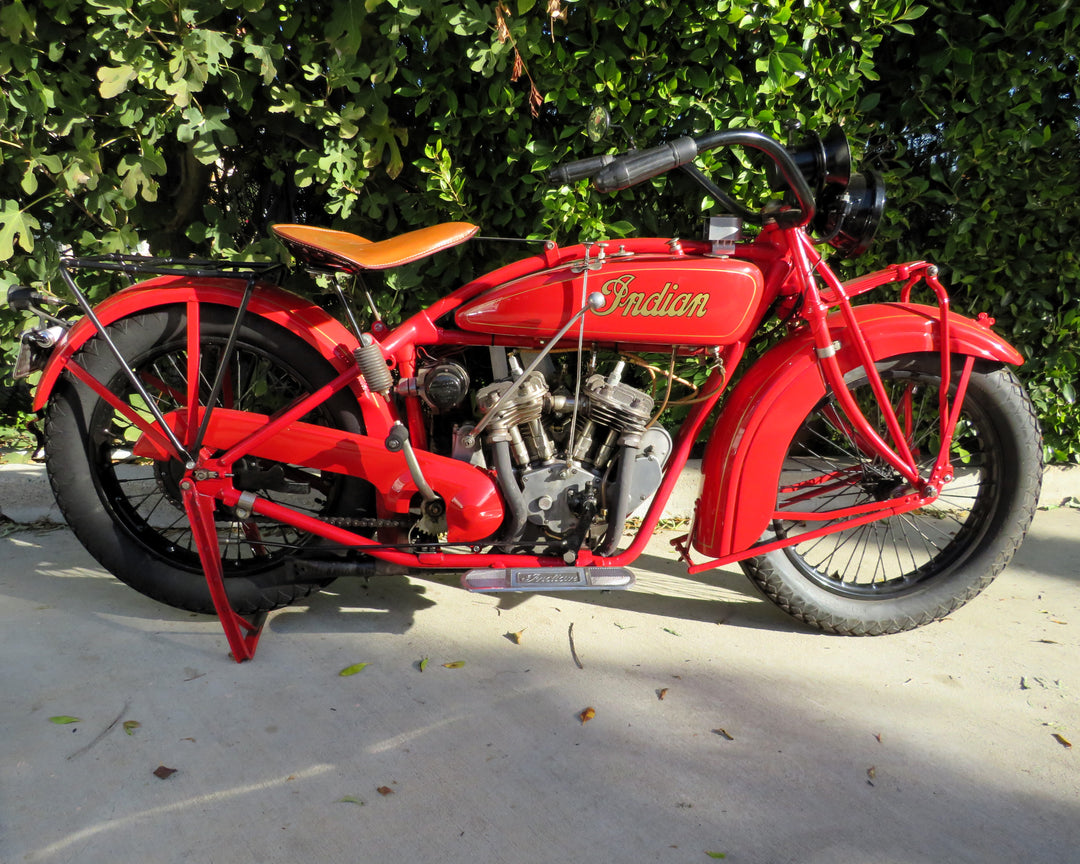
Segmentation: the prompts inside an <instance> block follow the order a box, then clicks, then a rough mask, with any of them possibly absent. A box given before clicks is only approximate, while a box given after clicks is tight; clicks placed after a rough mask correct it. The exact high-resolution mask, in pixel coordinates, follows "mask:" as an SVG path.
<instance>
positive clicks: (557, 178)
mask: <svg viewBox="0 0 1080 864" xmlns="http://www.w3.org/2000/svg"><path fill="white" fill-rule="evenodd" d="M614 161H615V157H614V156H612V155H611V154H610V153H605V154H604V155H602V156H590V157H589V158H588V159H578V160H577V161H576V162H567V163H566V164H565V165H556V166H555V167H554V168H552V169H551V171H549V172H548V182H550V183H551V184H552V185H553V186H562V185H564V184H566V183H573V182H574V181H575V180H583V179H584V178H586V177H592V175H593V174H595V173H596V172H597V171H599V170H600V169H601V168H606V167H607V166H608V165H610V164H611V163H612V162H614Z"/></svg>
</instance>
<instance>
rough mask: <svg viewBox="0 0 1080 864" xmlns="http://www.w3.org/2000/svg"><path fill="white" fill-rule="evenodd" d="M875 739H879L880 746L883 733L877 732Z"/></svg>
mask: <svg viewBox="0 0 1080 864" xmlns="http://www.w3.org/2000/svg"><path fill="white" fill-rule="evenodd" d="M874 737H875V738H877V743H878V744H880V743H881V733H880V732H875V733H874Z"/></svg>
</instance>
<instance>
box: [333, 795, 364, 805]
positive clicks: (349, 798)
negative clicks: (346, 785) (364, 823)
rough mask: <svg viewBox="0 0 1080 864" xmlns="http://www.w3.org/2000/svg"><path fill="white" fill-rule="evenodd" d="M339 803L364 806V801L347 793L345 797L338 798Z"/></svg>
mask: <svg viewBox="0 0 1080 864" xmlns="http://www.w3.org/2000/svg"><path fill="white" fill-rule="evenodd" d="M338 804H359V805H360V806H361V807H363V806H364V802H363V801H361V800H360V799H359V798H356V797H354V796H352V795H346V796H345V797H344V798H338Z"/></svg>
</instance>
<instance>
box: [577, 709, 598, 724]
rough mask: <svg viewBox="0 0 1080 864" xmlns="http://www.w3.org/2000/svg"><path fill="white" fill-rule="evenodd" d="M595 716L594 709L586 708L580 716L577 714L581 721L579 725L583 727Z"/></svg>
mask: <svg viewBox="0 0 1080 864" xmlns="http://www.w3.org/2000/svg"><path fill="white" fill-rule="evenodd" d="M595 716H596V709H595V708H586V709H585V710H584V711H582V712H581V713H580V714H578V719H579V720H580V721H581V725H582V726H584V725H585V724H586V723H588V722H589V721H590V720H592V719H593V717H595Z"/></svg>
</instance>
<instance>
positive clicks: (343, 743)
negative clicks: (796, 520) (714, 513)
mask: <svg viewBox="0 0 1080 864" xmlns="http://www.w3.org/2000/svg"><path fill="white" fill-rule="evenodd" d="M35 476H36V475H35ZM4 477H6V478H7V480H8V481H12V478H14V480H16V481H18V482H22V481H23V480H26V481H27V482H28V483H29V482H38V483H40V477H39V476H38V477H37V479H36V480H33V481H32V471H31V469H26V470H25V471H14V470H13V471H9V472H6V474H4ZM27 478H31V479H27ZM11 488H12V487H11V482H8V485H7V486H6V487H5V486H2V485H0V507H2V508H3V510H4V513H5V515H6V516H7V518H8V520H11V519H14V518H15V517H14V516H13V515H12V512H13V509H14V503H13V502H14V501H15V498H16V497H18V496H17V495H16V494H14V493H11ZM27 488H29V487H27ZM33 512H34V513H37V514H38V516H41V515H42V514H41V513H40V510H35V511H33ZM22 515H23V516H26V515H32V513H31V511H29V510H28V511H26V512H25V513H22ZM670 536H671V535H667V536H665V535H658V537H657V538H656V540H655V541H654V544H653V547H652V548H651V549H650V551H649V553H648V554H647V555H646V556H645V557H643V559H641V561H640V562H639V566H637V567H636V568H635V569H636V571H637V574H638V584H637V586H636V587H635V588H634V589H633V590H631V591H627V592H611V593H606V594H591V593H578V594H562V595H559V594H553V593H552V594H534V595H503V596H502V597H501V598H500V597H498V596H475V595H471V594H468V593H466V592H464V591H462V590H461V589H460V588H458V587H457V585H456V577H453V576H439V577H434V578H433V577H431V576H430V575H418V576H414V577H411V578H405V577H386V578H384V579H382V580H373V581H372V582H371V583H370V585H366V584H364V583H363V582H361V581H358V580H341V581H339V582H337V583H334V585H332V586H331V587H330V589H329V590H328V591H326V592H324V593H321V594H319V595H317V596H315V597H313V598H311V599H310V601H309V602H308V603H307V604H306V605H301V606H295V607H291V608H289V609H285V610H281V611H279V612H277V613H275V614H273V615H272V616H271V617H270V619H269V621H268V624H267V627H266V630H265V632H264V634H263V637H262V642H261V644H260V646H259V650H258V654H257V656H256V658H255V660H254V661H253V662H251V663H246V664H243V665H237V664H235V663H233V662H232V661H231V660H230V659H229V658H228V656H227V647H226V645H225V640H224V636H223V635H222V633H221V630H220V628H219V626H218V624H217V622H216V620H215V619H213V618H210V617H206V616H194V615H190V614H187V613H183V612H179V611H176V610H172V609H169V608H167V607H164V606H161V605H160V604H157V603H155V602H153V601H151V600H148V599H146V598H144V597H142V596H141V595H139V594H137V593H136V592H134V591H132V590H131V589H129V588H127V587H126V586H124V585H122V584H121V583H119V582H118V581H116V580H115V579H114V578H112V577H111V576H109V575H108V574H107V573H106V572H104V571H103V570H102V569H101V568H100V567H98V566H97V564H96V563H95V562H94V561H93V560H92V559H91V558H90V557H89V555H88V554H87V553H86V552H84V551H83V549H82V548H81V547H80V546H79V545H78V543H77V542H76V541H75V540H74V538H73V537H72V536H71V534H70V533H69V532H68V531H67V530H66V529H64V528H59V527H51V528H44V529H42V528H33V527H29V526H27V525H19V524H16V523H15V522H12V521H7V522H5V523H3V524H0V645H2V652H0V655H2V657H3V671H2V673H0V675H2V679H0V680H2V687H3V699H2V700H0V727H2V728H3V729H4V733H5V734H4V740H5V746H4V747H3V748H2V750H0V862H5V864H8V862H87V864H94V862H109V864H123V862H140V864H142V862H188V861H190V862H200V864H205V862H219V861H220V862H230V864H234V862H238V864H243V862H260V864H261V862H268V864H269V862H275V864H276V862H297V861H302V862H320V864H322V862H379V864H382V862H436V861H437V862H440V864H444V862H445V864H457V862H461V864H465V862H468V864H477V862H484V864H486V862H507V864H534V862H536V864H541V862H543V864H546V862H553V864H555V862H557V864H567V862H574V864H582V862H604V864H609V862H649V861H658V862H699V861H700V862H706V861H710V860H716V859H719V858H720V857H721V856H724V860H727V861H730V862H756V864H783V862H792V864H819V862H820V864H844V862H851V864H885V862H890V864H892V862H895V864H923V862H925V864H943V862H949V864H955V862H978V864H989V862H1038V864H1056V862H1061V864H1065V862H1072V864H1075V862H1077V861H1080V763H1078V762H1077V759H1078V758H1080V754H1078V752H1077V751H1078V750H1080V746H1077V745H1080V664H1078V656H1080V655H1078V647H1080V635H1078V634H1080V629H1078V628H1080V511H1078V510H1076V509H1073V508H1071V507H1061V508H1057V509H1050V510H1040V511H1039V513H1038V514H1037V516H1036V518H1035V522H1034V525H1033V527H1032V529H1031V533H1030V534H1029V537H1028V540H1027V542H1026V543H1025V545H1024V546H1023V548H1022V549H1021V550H1020V552H1019V553H1018V555H1017V557H1016V559H1015V560H1014V562H1013V564H1012V565H1011V566H1010V567H1009V568H1008V569H1007V570H1006V571H1005V572H1004V573H1003V574H1002V575H1001V576H1000V577H999V578H998V579H997V580H996V581H995V582H994V584H993V585H991V586H990V588H989V589H987V591H986V592H984V594H983V595H981V596H980V597H978V598H976V599H975V600H974V601H973V602H972V603H970V604H969V605H968V606H966V607H964V608H963V609H961V610H959V611H957V612H956V613H954V615H953V616H951V617H950V618H949V619H948V620H946V621H944V622H941V623H938V624H935V625H932V626H929V627H925V628H922V629H920V630H917V631H914V632H911V633H905V634H901V635H897V636H890V637H882V638H876V639H848V638H840V637H832V636H824V635H820V634H817V633H814V632H810V631H807V630H805V629H803V628H801V627H800V626H798V625H797V624H795V623H794V622H792V621H791V620H790V619H788V618H787V617H785V616H784V615H783V614H782V613H781V612H779V611H777V610H776V609H774V608H773V607H772V606H771V605H770V604H769V603H767V602H766V601H764V600H761V599H759V597H758V595H757V594H756V593H755V592H754V591H753V589H752V588H751V586H750V584H749V583H748V582H747V580H746V579H745V578H744V577H743V576H742V575H741V573H740V572H739V571H738V570H737V569H732V570H721V571H713V572H710V573H704V574H701V575H699V576H696V577H686V576H685V571H684V569H683V568H682V566H681V565H680V564H678V563H677V562H675V561H674V558H673V556H672V555H671V554H670V553H669V552H668V546H667V540H668V539H670ZM571 627H572V628H573V631H572V635H573V646H574V649H575V650H576V654H577V657H578V659H579V660H580V662H581V666H582V667H583V668H578V666H577V665H576V664H575V662H574V659H573V656H572V652H571V641H570V636H569V632H570V628H571ZM514 634H519V635H518V636H516V637H515V636H514ZM424 660H426V663H425V664H424V666H423V669H422V670H421V661H424ZM356 663H367V664H369V665H368V666H366V667H365V668H364V669H363V670H362V671H360V672H358V673H357V674H355V675H352V676H349V677H341V676H339V674H338V673H339V671H340V670H342V669H343V668H345V667H347V666H350V665H352V664H356ZM456 663H463V664H464V665H460V666H457V667H456V668H446V667H445V666H444V665H443V664H456ZM586 709H592V711H593V712H595V716H593V717H592V719H589V720H588V721H587V722H584V723H583V722H582V720H581V715H582V712H583V711H585V710H586ZM65 715H66V716H70V717H74V718H78V720H77V722H72V723H69V724H58V723H55V722H50V718H54V717H59V716H65ZM1070 744H1072V745H1073V746H1069V745H1070ZM161 766H164V767H165V768H168V769H174V773H171V774H168V772H167V771H164V770H161V771H160V772H159V773H161V774H168V776H165V777H164V779H162V778H160V777H159V776H156V775H155V773H154V772H155V770H157V769H160V768H161Z"/></svg>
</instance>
